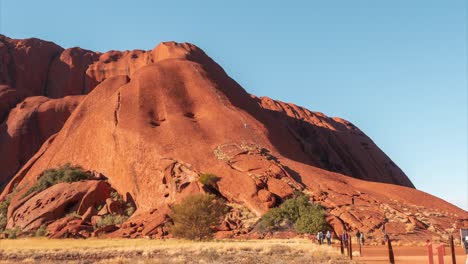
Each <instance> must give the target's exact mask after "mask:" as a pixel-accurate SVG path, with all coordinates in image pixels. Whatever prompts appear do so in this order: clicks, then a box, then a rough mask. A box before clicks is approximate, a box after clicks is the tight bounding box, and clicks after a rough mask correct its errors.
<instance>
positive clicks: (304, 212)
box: [256, 193, 327, 233]
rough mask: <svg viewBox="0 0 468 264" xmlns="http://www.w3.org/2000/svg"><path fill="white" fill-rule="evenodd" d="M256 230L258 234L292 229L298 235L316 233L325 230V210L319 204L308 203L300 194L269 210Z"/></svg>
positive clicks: (305, 197) (307, 199)
mask: <svg viewBox="0 0 468 264" xmlns="http://www.w3.org/2000/svg"><path fill="white" fill-rule="evenodd" d="M256 228H257V229H258V230H259V231H260V232H265V231H273V230H278V229H281V228H284V229H289V228H293V229H294V230H295V231H297V232H299V233H316V232H318V231H323V230H325V229H326V228H327V222H326V221H325V210H324V208H323V207H322V206H321V205H319V204H313V203H310V202H309V197H307V196H306V195H304V194H302V193H300V194H297V195H296V196H295V197H294V198H291V199H288V200H286V201H285V202H284V203H283V204H281V205H280V206H279V207H276V208H272V209H270V210H269V211H268V212H267V213H266V214H264V215H263V216H262V218H261V219H260V221H259V223H258V224H257V226H256Z"/></svg>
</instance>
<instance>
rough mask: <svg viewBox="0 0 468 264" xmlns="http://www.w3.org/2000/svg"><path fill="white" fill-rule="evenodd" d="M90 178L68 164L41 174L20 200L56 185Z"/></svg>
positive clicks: (80, 169) (85, 173) (82, 171)
mask: <svg viewBox="0 0 468 264" xmlns="http://www.w3.org/2000/svg"><path fill="white" fill-rule="evenodd" d="M90 177H91V175H90V174H89V173H87V172H85V171H84V170H83V169H82V168H81V167H80V166H72V165H70V163H67V164H64V165H61V166H59V167H58V168H53V169H47V170H45V171H44V172H42V174H41V176H40V178H39V179H38V180H37V181H36V183H35V184H34V185H33V186H32V187H31V188H29V189H28V190H27V191H26V192H25V193H24V194H23V196H22V198H24V197H26V196H28V195H29V194H31V193H35V192H40V191H43V190H45V189H47V188H49V187H50V186H52V185H55V184H58V183H62V182H76V181H81V180H87V179H89V178H90Z"/></svg>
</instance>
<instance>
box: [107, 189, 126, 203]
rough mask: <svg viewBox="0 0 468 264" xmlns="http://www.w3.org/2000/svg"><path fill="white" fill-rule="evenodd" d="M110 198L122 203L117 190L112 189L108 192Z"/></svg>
mask: <svg viewBox="0 0 468 264" xmlns="http://www.w3.org/2000/svg"><path fill="white" fill-rule="evenodd" d="M110 198H111V199H112V200H114V201H117V202H120V203H123V197H122V195H120V194H119V193H118V192H116V191H113V192H111V193H110Z"/></svg>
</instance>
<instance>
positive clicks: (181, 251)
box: [0, 238, 350, 264]
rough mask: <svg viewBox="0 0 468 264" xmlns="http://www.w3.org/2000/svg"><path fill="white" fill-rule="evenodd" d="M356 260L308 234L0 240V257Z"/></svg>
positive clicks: (95, 260)
mask: <svg viewBox="0 0 468 264" xmlns="http://www.w3.org/2000/svg"><path fill="white" fill-rule="evenodd" d="M13 261H14V262H18V263H63V262H67V263H103V264H104V263H132V264H133V263H235V264H240V263H259V264H260V263H350V262H349V261H348V260H346V259H345V258H344V257H342V256H341V255H340V253H339V251H337V250H336V249H335V248H332V247H328V246H318V245H315V244H312V243H311V242H310V241H307V240H302V239H290V240H246V241H235V240H222V241H211V242H191V241H183V240H172V239H171V240H146V239H132V240H130V239H88V240H71V239H62V240H49V239H45V238H34V239H32V238H30V239H18V240H0V263H11V262H13Z"/></svg>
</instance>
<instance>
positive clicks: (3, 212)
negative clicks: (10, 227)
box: [0, 197, 11, 232]
mask: <svg viewBox="0 0 468 264" xmlns="http://www.w3.org/2000/svg"><path fill="white" fill-rule="evenodd" d="M10 202H11V199H9V198H8V197H7V198H6V199H5V200H4V201H2V202H0V232H1V231H3V230H4V229H5V226H6V225H7V212H8V206H10Z"/></svg>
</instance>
